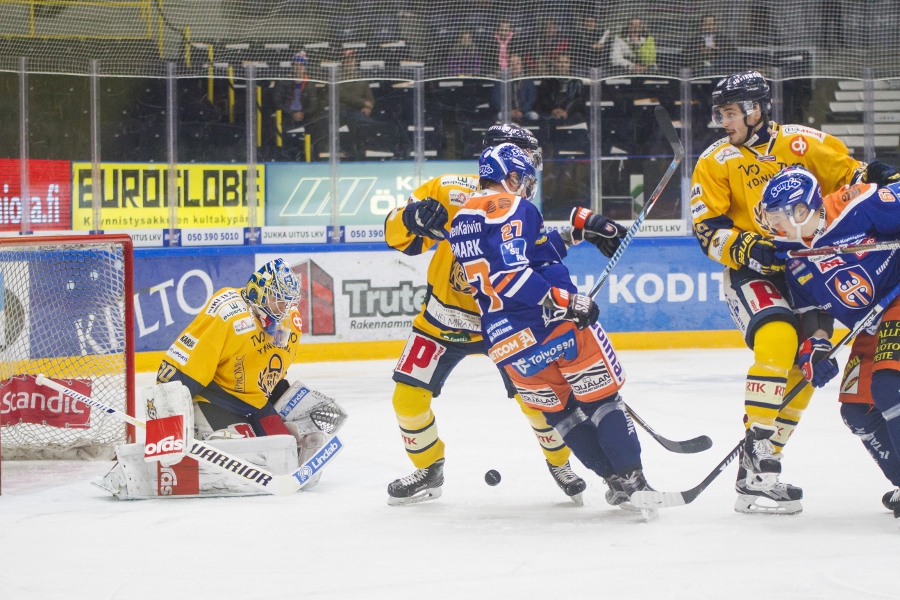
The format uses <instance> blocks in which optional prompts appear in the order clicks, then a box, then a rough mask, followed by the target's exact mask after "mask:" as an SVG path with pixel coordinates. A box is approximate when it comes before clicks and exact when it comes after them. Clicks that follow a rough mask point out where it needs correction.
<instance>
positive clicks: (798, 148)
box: [788, 135, 809, 156]
mask: <svg viewBox="0 0 900 600" xmlns="http://www.w3.org/2000/svg"><path fill="white" fill-rule="evenodd" d="M788 144H789V145H788V147H789V148H790V149H791V152H792V153H794V154H795V155H796V156H803V155H804V154H806V151H807V150H809V142H807V141H806V138H804V137H803V136H802V135H795V136H794V137H792V138H791V140H790V142H789V143H788Z"/></svg>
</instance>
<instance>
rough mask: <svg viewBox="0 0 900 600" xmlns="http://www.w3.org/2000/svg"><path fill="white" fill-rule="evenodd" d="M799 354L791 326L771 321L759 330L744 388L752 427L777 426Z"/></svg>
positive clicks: (748, 418)
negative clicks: (755, 424)
mask: <svg viewBox="0 0 900 600" xmlns="http://www.w3.org/2000/svg"><path fill="white" fill-rule="evenodd" d="M796 354H797V332H796V330H795V329H794V326H793V325H791V324H790V323H786V322H784V321H770V322H768V323H766V324H764V325H762V326H761V327H759V328H758V329H757V331H756V335H755V336H754V338H753V357H754V362H753V364H752V365H751V366H750V368H749V369H748V370H747V381H746V384H745V386H744V410H745V411H746V413H747V423H748V425H749V424H750V423H759V424H760V425H766V426H774V425H775V419H776V418H777V417H778V407H779V406H780V405H781V402H782V400H783V399H784V394H785V391H786V388H787V380H788V373H789V372H790V370H791V366H792V365H793V364H794V357H795V356H796Z"/></svg>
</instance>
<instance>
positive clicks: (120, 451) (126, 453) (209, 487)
mask: <svg viewBox="0 0 900 600" xmlns="http://www.w3.org/2000/svg"><path fill="white" fill-rule="evenodd" d="M208 443H209V445H211V446H213V447H215V448H218V449H219V450H222V451H223V452H227V453H228V454H231V455H233V456H235V457H237V458H240V459H243V460H246V461H247V462H250V463H253V464H255V465H259V466H260V467H261V468H263V469H265V470H267V471H269V472H271V473H273V474H275V475H287V474H290V473H292V472H294V471H295V470H296V469H297V468H298V467H299V463H298V457H297V442H296V440H294V438H293V437H292V436H287V435H273V436H267V437H257V438H246V439H233V440H214V441H210V442H208ZM143 453H144V448H143V445H142V444H125V445H121V446H119V447H118V448H116V455H117V457H118V464H116V465H115V466H114V467H113V468H112V470H111V471H110V472H109V473H108V474H107V475H106V476H105V477H104V478H103V480H102V481H100V482H97V483H95V485H96V486H97V487H100V488H101V489H104V490H106V491H108V492H110V493H111V494H112V495H113V496H115V497H116V498H118V499H120V500H144V499H149V498H173V497H174V498H177V497H198V496H199V497H206V496H210V497H215V496H258V495H264V492H262V491H260V490H259V488H257V487H255V486H253V485H251V484H250V483H246V482H244V481H242V480H241V479H239V478H237V477H234V476H233V475H230V474H228V473H224V472H222V471H220V470H218V469H215V468H213V467H211V466H209V465H207V464H205V463H203V462H200V463H198V462H197V461H196V460H194V459H193V458H190V457H186V458H184V459H183V460H182V461H181V462H179V463H177V464H174V465H171V466H169V467H166V466H163V465H160V464H159V463H146V462H144V456H143Z"/></svg>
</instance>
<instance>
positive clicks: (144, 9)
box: [0, 0, 154, 40]
mask: <svg viewBox="0 0 900 600" xmlns="http://www.w3.org/2000/svg"><path fill="white" fill-rule="evenodd" d="M151 3H152V0H137V1H134V2H122V1H119V0H112V1H109V2H103V1H96V0H94V1H91V0H0V9H2V7H4V6H27V7H28V33H13V32H11V31H3V30H2V29H6V28H17V27H16V26H18V25H21V23H15V22H10V21H5V22H4V21H3V20H0V37H3V38H41V39H55V40H66V39H69V40H84V39H102V40H143V39H151V38H153V37H154V31H153V18H152V12H153V11H152V4H151ZM38 6H48V7H49V6H61V7H66V8H73V7H103V8H110V9H119V8H136V9H139V10H140V15H141V17H140V18H141V20H142V21H144V22H146V24H147V32H146V34H142V35H122V34H118V35H117V34H104V33H92V32H90V31H83V32H78V33H38V32H37V31H36V28H35V18H36V17H35V7H38Z"/></svg>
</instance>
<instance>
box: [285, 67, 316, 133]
mask: <svg viewBox="0 0 900 600" xmlns="http://www.w3.org/2000/svg"><path fill="white" fill-rule="evenodd" d="M308 62H309V61H308V59H307V58H306V53H305V52H300V53H299V54H295V55H294V58H293V59H291V71H292V76H293V79H290V80H281V81H278V82H277V83H276V84H275V106H276V107H277V108H278V110H280V111H281V113H282V126H283V128H284V131H289V130H291V129H295V128H297V127H301V126H302V125H303V122H304V121H306V120H308V119H309V118H311V117H313V116H314V115H316V114H318V112H319V111H320V109H321V106H320V105H319V104H320V102H319V98H318V97H317V94H316V87H315V85H313V84H311V83H310V82H309V76H308V75H307V74H306V65H307V64H308Z"/></svg>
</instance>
